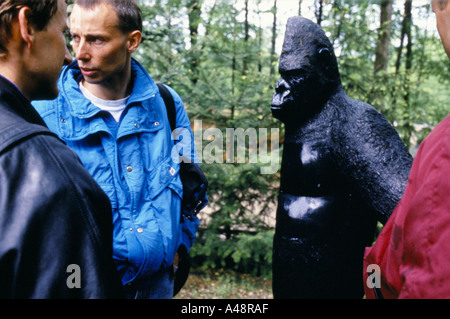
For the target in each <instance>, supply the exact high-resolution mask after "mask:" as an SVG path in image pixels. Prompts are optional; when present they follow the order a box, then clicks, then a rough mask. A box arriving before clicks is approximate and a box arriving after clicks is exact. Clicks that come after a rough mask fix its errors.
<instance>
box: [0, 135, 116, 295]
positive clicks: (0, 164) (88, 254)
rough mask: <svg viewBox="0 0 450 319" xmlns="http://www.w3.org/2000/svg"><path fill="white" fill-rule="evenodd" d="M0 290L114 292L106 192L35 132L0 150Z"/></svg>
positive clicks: (67, 153)
mask: <svg viewBox="0 0 450 319" xmlns="http://www.w3.org/2000/svg"><path fill="white" fill-rule="evenodd" d="M0 194H1V196H0V212H1V214H0V229H1V231H0V291H1V292H0V295H1V297H6V298H39V299H41V298H118V297H122V287H121V285H120V281H119V278H118V275H117V274H116V272H115V269H114V267H113V263H112V229H111V227H112V225H111V214H110V206H109V202H108V199H107V197H106V195H105V194H104V193H103V192H102V191H101V190H100V189H99V188H98V186H96V184H95V182H94V181H93V180H92V178H91V177H90V175H89V174H88V173H87V171H86V170H85V169H84V168H83V167H82V165H81V163H80V162H79V161H78V159H77V157H76V155H75V153H73V152H72V151H71V150H70V149H69V148H67V147H66V146H65V145H64V144H63V143H62V142H60V141H59V140H58V139H57V138H56V137H52V136H43V135H36V136H33V137H31V138H28V139H26V140H24V141H21V142H20V144H18V145H15V146H14V147H12V148H10V149H9V150H6V151H5V152H4V153H2V154H1V155H0Z"/></svg>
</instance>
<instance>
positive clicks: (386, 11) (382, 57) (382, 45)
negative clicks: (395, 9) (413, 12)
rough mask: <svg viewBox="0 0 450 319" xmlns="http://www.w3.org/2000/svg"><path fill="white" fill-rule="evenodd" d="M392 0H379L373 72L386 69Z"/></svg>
mask: <svg viewBox="0 0 450 319" xmlns="http://www.w3.org/2000/svg"><path fill="white" fill-rule="evenodd" d="M392 3H393V0H382V1H381V4H380V6H381V12H380V28H379V30H378V41H377V46H376V49H375V68H374V74H375V75H376V74H377V73H378V72H379V71H386V69H387V66H388V55H389V43H390V40H391V23H392V20H391V16H392Z"/></svg>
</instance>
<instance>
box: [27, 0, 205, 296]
mask: <svg viewBox="0 0 450 319" xmlns="http://www.w3.org/2000/svg"><path fill="white" fill-rule="evenodd" d="M70 32H71V35H72V46H73V49H74V52H75V57H76V61H74V62H73V63H72V64H70V65H69V66H67V67H65V68H64V69H63V71H62V73H61V76H60V80H59V82H58V83H59V89H60V95H59V96H58V98H57V99H56V100H54V101H46V102H39V103H36V104H34V105H35V107H36V109H37V110H38V112H39V113H40V114H41V115H42V117H43V118H44V120H45V122H46V123H47V125H48V126H49V128H50V129H51V130H52V131H54V132H56V133H57V134H58V135H59V136H60V137H61V138H62V139H63V140H64V141H65V142H66V143H67V144H68V145H69V146H70V147H71V148H73V149H74V150H75V152H76V153H77V154H78V155H79V157H80V159H81V161H82V162H83V164H84V165H85V167H86V168H87V169H88V171H89V172H90V173H91V174H92V176H93V177H94V179H95V180H96V181H97V182H98V183H99V184H100V186H101V187H102V188H103V190H104V191H105V192H106V193H107V194H108V196H109V198H110V200H111V204H112V222H113V225H114V237H113V257H114V260H115V262H116V266H117V270H118V271H119V273H120V276H121V278H122V283H123V285H124V286H125V288H126V292H127V295H128V297H129V298H139V299H144V298H171V297H172V296H173V289H174V267H173V265H174V261H175V259H176V258H175V257H176V256H178V255H180V254H182V256H186V255H187V252H188V250H189V248H190V247H191V245H192V243H193V241H194V239H195V235H196V230H197V227H198V218H196V217H192V218H191V219H188V218H185V217H184V216H180V211H181V210H180V205H181V195H182V184H181V180H180V177H179V174H178V171H179V163H177V162H174V161H173V160H172V156H171V155H172V154H171V153H172V149H173V146H174V141H173V140H172V132H171V129H170V125H169V121H168V117H167V114H166V107H165V105H164V101H163V99H162V98H161V95H160V93H159V91H158V88H157V86H156V84H155V82H154V81H153V80H152V78H151V77H150V76H149V74H148V73H147V71H146V70H145V69H144V68H143V67H142V66H141V65H140V64H139V63H138V62H137V61H136V60H134V59H132V58H131V55H132V53H133V52H135V51H136V50H137V48H138V47H139V45H140V43H141V37H142V34H141V32H142V17H141V12H140V9H139V7H138V6H137V4H136V3H135V1H132V0H95V1H93V0H89V1H88V0H78V1H75V5H74V7H73V10H72V13H71V17H70ZM169 91H170V93H171V94H172V96H173V99H174V102H175V108H176V124H177V128H178V129H177V130H180V131H183V132H184V135H183V142H186V141H190V142H189V144H190V145H186V146H189V147H186V149H188V148H189V149H191V150H193V149H194V148H193V143H194V138H193V135H192V131H191V128H190V123H189V119H188V116H187V113H186V111H185V109H184V106H183V103H182V101H181V99H180V97H179V96H178V94H177V93H176V92H175V91H174V90H172V89H171V88H169ZM191 146H192V147H191ZM193 154H194V152H191V154H183V155H185V156H187V157H190V158H191V159H192V160H195V156H194V155H193ZM180 219H181V222H180ZM177 253H178V254H177ZM182 259H183V258H182Z"/></svg>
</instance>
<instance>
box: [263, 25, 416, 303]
mask: <svg viewBox="0 0 450 319" xmlns="http://www.w3.org/2000/svg"><path fill="white" fill-rule="evenodd" d="M279 72H280V75H281V78H280V80H279V81H278V83H277V85H276V89H275V90H276V92H275V94H274V96H273V100H272V107H271V109H272V114H273V116H274V117H275V118H277V119H279V120H281V121H282V122H283V123H284V124H285V134H286V136H285V143H284V149H283V158H282V164H281V184H280V185H281V186H280V194H279V197H278V208H277V224H276V232H275V237H274V251H273V293H274V297H275V298H361V297H362V296H363V284H364V283H363V279H362V278H363V269H362V268H363V267H362V265H363V254H364V248H365V247H366V246H371V244H372V241H373V239H374V236H375V231H376V224H377V221H378V220H379V221H381V222H382V223H383V224H384V223H385V222H386V221H387V219H388V218H389V216H390V214H391V213H392V211H393V210H394V208H395V206H396V205H397V203H398V201H399V200H400V198H401V196H402V194H403V191H404V188H405V186H406V182H407V179H408V174H409V171H410V167H411V164H412V157H411V155H410V154H409V152H408V150H407V148H406V147H405V145H404V144H403V142H402V141H401V140H400V138H399V136H398V134H397V132H396V131H395V129H394V128H393V127H392V126H391V125H390V124H389V122H388V121H387V120H386V119H385V118H384V117H383V116H382V115H381V114H380V113H379V112H378V111H376V110H375V109H374V108H373V107H372V106H370V105H368V104H366V103H364V102H361V101H357V100H353V99H351V98H349V97H348V96H347V95H346V94H345V92H344V90H343V88H342V86H341V81H340V75H339V71H338V65H337V61H336V56H335V55H334V51H333V48H332V45H331V43H330V41H329V40H328V38H327V37H326V35H325V33H324V32H323V30H322V29H321V28H320V27H319V26H318V25H317V24H315V23H313V22H312V21H310V20H308V19H305V18H302V17H292V18H290V19H289V20H288V23H287V28H286V35H285V40H284V44H283V49H282V53H281V57H280V63H279Z"/></svg>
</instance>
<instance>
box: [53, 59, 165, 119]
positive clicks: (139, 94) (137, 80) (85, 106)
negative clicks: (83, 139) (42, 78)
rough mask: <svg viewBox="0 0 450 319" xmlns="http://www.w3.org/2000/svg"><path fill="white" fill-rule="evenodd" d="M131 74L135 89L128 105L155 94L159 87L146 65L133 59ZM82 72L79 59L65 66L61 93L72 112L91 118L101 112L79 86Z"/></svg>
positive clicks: (75, 114)
mask: <svg viewBox="0 0 450 319" xmlns="http://www.w3.org/2000/svg"><path fill="white" fill-rule="evenodd" d="M131 74H132V76H133V90H132V92H131V95H130V98H129V99H128V102H127V105H130V104H132V103H139V102H142V101H144V100H147V99H149V98H150V97H152V96H154V95H155V94H156V92H157V91H158V88H157V86H156V84H155V82H154V81H153V79H152V78H151V77H150V75H149V74H148V73H147V71H146V70H145V69H144V67H143V66H142V65H141V64H140V63H139V62H137V61H136V60H134V59H131ZM81 78H82V74H81V71H80V68H79V66H78V62H77V60H74V61H73V62H72V63H71V64H70V65H68V66H66V67H64V69H63V71H62V72H61V76H60V79H59V82H58V86H59V89H60V91H61V94H63V95H64V97H65V99H66V101H67V103H68V104H69V110H70V113H71V114H72V115H73V116H75V117H78V118H80V119H81V118H89V117H92V116H94V115H95V114H97V113H98V112H100V109H99V108H98V107H96V106H95V105H93V104H92V103H90V101H89V100H87V99H86V98H85V97H84V95H83V94H82V93H81V91H80V88H79V82H80V81H81Z"/></svg>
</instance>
